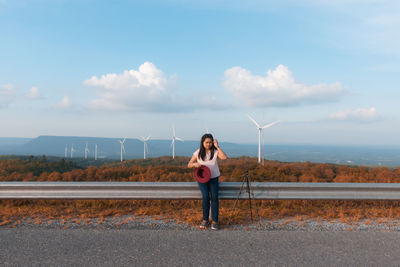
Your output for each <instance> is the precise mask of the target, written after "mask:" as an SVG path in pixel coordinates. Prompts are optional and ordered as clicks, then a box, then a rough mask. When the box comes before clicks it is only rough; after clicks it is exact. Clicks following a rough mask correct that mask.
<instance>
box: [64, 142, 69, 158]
mask: <svg viewBox="0 0 400 267" xmlns="http://www.w3.org/2000/svg"><path fill="white" fill-rule="evenodd" d="M67 157H68V145H65V150H64V158H67Z"/></svg>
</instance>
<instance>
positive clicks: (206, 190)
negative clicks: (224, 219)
mask: <svg viewBox="0 0 400 267" xmlns="http://www.w3.org/2000/svg"><path fill="white" fill-rule="evenodd" d="M218 178H219V177H217V178H212V179H210V181H208V182H207V183H204V184H203V183H199V182H197V183H198V184H199V188H200V191H201V195H202V197H203V198H202V201H201V204H202V207H203V220H206V221H208V219H209V216H210V200H211V219H212V221H213V222H218V213H219V202H218V188H219V183H218Z"/></svg>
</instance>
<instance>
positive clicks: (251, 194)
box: [228, 171, 261, 225]
mask: <svg viewBox="0 0 400 267" xmlns="http://www.w3.org/2000/svg"><path fill="white" fill-rule="evenodd" d="M244 186H246V187H245V190H246V193H248V196H249V210H250V218H251V222H253V208H252V205H251V200H252V199H253V200H254V192H253V189H252V187H251V182H250V177H249V171H246V172H245V174H244V175H243V183H242V186H241V187H240V190H239V193H238V195H237V198H236V200H235V203H234V204H233V208H232V211H231V217H230V218H229V222H228V225H229V224H230V223H231V220H232V215H233V212H234V211H235V208H236V204H237V202H238V200H239V197H240V195H241V194H242V192H243V188H244ZM254 207H255V209H256V213H257V215H258V216H259V214H258V209H257V205H254ZM259 217H260V216H259ZM259 219H260V222H261V218H259Z"/></svg>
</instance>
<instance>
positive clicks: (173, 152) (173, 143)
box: [171, 126, 183, 159]
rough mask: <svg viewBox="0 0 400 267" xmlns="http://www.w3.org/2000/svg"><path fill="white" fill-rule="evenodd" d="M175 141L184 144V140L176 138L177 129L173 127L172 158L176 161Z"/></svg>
mask: <svg viewBox="0 0 400 267" xmlns="http://www.w3.org/2000/svg"><path fill="white" fill-rule="evenodd" d="M175 140H178V141H181V142H183V139H182V138H179V137H176V136H175V127H174V126H172V143H171V145H172V158H173V159H175Z"/></svg>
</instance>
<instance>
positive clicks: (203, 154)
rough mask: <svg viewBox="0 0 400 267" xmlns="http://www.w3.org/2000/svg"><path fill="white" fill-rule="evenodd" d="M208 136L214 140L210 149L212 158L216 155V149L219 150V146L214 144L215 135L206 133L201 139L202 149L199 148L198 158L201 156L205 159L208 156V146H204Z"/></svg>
mask: <svg viewBox="0 0 400 267" xmlns="http://www.w3.org/2000/svg"><path fill="white" fill-rule="evenodd" d="M207 138H210V139H211V142H213V144H212V146H211V149H210V151H211V156H210V160H211V159H212V158H213V157H214V151H215V150H217V148H216V147H215V146H214V137H213V136H212V134H209V133H206V134H204V135H203V136H202V137H201V140H200V150H199V155H198V158H199V159H200V158H201V159H202V160H203V161H204V160H205V158H206V148H205V147H204V146H203V143H204V141H205V140H206V139H207Z"/></svg>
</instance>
